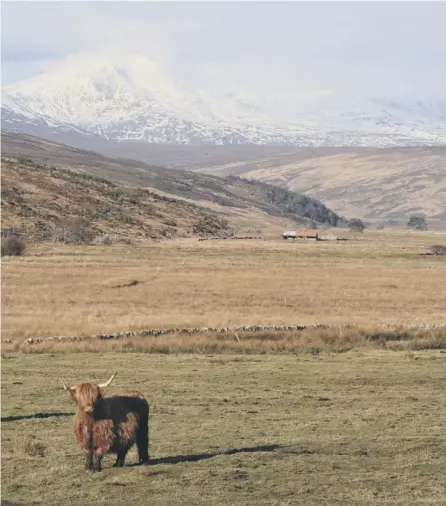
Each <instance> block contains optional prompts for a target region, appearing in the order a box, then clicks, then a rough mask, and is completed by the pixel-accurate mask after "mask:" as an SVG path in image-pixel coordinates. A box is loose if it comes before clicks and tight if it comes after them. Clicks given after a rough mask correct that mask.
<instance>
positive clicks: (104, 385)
mask: <svg viewBox="0 0 446 506" xmlns="http://www.w3.org/2000/svg"><path fill="white" fill-rule="evenodd" d="M116 374H117V373H116V372H115V373H114V374H113V375H112V377H111V378H110V379H109V380H108V381H106V382H105V383H98V387H99V388H105V387H108V385H110V383H111V382H112V381H113V378H114V377H115V376H116Z"/></svg>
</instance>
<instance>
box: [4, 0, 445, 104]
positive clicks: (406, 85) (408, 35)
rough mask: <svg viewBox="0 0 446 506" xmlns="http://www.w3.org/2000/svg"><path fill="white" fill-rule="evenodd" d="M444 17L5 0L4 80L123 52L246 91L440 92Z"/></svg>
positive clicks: (358, 6)
mask: <svg viewBox="0 0 446 506" xmlns="http://www.w3.org/2000/svg"><path fill="white" fill-rule="evenodd" d="M444 19H446V3H444V2H429V3H426V2H393V3H387V2H345V3H343V2H80V1H76V2H40V1H35V2H8V1H4V2H3V3H2V60H3V69H2V70H3V79H4V80H5V81H11V80H14V79H15V78H20V77H21V75H19V74H24V73H25V74H26V73H27V74H29V73H30V72H31V70H30V69H36V68H39V69H43V68H45V66H47V64H48V62H49V61H52V60H58V59H61V58H64V57H66V56H68V55H71V54H75V53H79V52H85V51H99V50H102V51H104V50H107V51H108V52H113V51H118V50H119V51H120V52H122V51H130V52H133V51H136V52H138V53H142V54H145V55H146V56H148V57H149V58H151V59H153V60H154V61H156V62H158V63H160V64H162V65H163V66H164V68H165V69H166V71H167V72H168V73H171V74H172V75H173V76H174V77H175V78H177V79H181V80H182V81H184V82H185V84H186V85H189V86H197V87H204V88H215V89H220V90H232V91H234V92H235V90H237V89H239V90H241V89H243V90H245V91H244V94H245V95H247V94H249V93H254V94H259V93H260V94H271V93H275V94H277V93H284V94H290V95H293V93H294V94H300V95H302V96H314V94H315V90H325V91H326V92H331V93H333V92H335V93H347V94H352V93H354V94H359V95H361V94H362V95H373V94H374V95H388V96H396V95H401V94H404V95H407V94H411V95H417V96H419V95H423V94H424V95H426V94H427V95H436V96H442V95H443V94H444V89H445V85H446V68H445V65H444V61H446V31H445V30H444V27H443V24H444ZM18 26H19V27H20V29H17V27H18ZM249 90H250V91H249Z"/></svg>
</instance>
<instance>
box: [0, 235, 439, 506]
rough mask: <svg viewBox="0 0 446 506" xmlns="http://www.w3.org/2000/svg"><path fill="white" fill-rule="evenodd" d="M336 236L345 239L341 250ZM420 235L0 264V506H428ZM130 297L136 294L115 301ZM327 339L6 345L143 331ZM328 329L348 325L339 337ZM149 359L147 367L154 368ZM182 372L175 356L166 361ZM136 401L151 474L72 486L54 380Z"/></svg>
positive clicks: (432, 308)
mask: <svg viewBox="0 0 446 506" xmlns="http://www.w3.org/2000/svg"><path fill="white" fill-rule="evenodd" d="M347 235H348V234H347ZM441 242H442V237H441V236H435V235H432V234H403V233H400V234H398V233H392V234H390V233H386V232H382V233H372V232H366V233H365V234H363V235H361V236H360V237H358V238H357V239H353V238H351V240H349V241H346V242H337V243H335V242H333V243H330V242H325V243H324V242H321V243H298V242H288V241H286V242H285V241H279V240H265V241H215V242H214V241H209V242H196V241H177V242H170V243H167V242H166V243H163V244H140V245H137V246H124V245H111V246H108V247H106V246H89V247H85V246H83V247H73V246H58V245H40V246H30V247H29V248H28V250H27V252H26V255H25V256H24V257H22V258H10V257H7V258H4V259H2V339H3V340H6V339H7V340H11V341H12V342H7V343H5V342H3V343H2V385H1V393H2V398H1V401H2V490H1V492H2V499H3V500H8V501H12V502H13V503H14V504H22V505H28V506H29V505H31V504H40V505H42V506H52V505H54V506H56V505H62V506H65V505H78V504H81V505H86V506H87V505H100V504H104V505H105V504H106V505H111V506H114V505H116V506H118V505H122V504H133V505H135V506H139V505H141V506H142V505H146V504H149V503H150V504H154V505H166V506H167V505H169V506H170V505H177V504H186V505H191V504H194V505H209V504H218V505H235V504H236V505H251V504H262V505H276V504H277V505H282V504H283V505H296V504H299V505H305V506H307V505H308V506H312V505H318V506H320V505H342V506H345V505H352V506H354V505H358V506H365V505H384V506H385V505H389V506H390V505H392V506H394V505H398V506H407V505H411V506H412V505H444V504H446V499H445V498H446V480H445V477H444V472H445V469H446V438H445V434H446V422H445V420H446V393H445V392H446V389H445V376H444V371H445V365H446V353H445V349H446V328H440V329H438V328H435V329H427V330H424V331H410V332H408V333H407V334H405V333H404V332H405V331H403V330H402V329H400V330H399V331H397V332H396V333H394V334H392V332H388V333H386V331H384V330H378V327H377V325H378V324H379V323H394V324H400V325H404V324H410V323H419V322H427V323H436V324H442V323H446V304H445V300H446V291H445V290H446V289H445V286H446V262H445V259H444V257H433V256H426V255H424V253H426V252H427V251H428V250H429V246H430V245H432V244H438V243H441ZM132 281H138V283H132ZM316 322H319V323H326V324H331V325H333V327H331V328H330V329H328V330H320V329H310V330H308V331H303V332H291V333H290V332H288V333H286V332H284V333H280V332H269V333H268V332H266V333H265V332H264V333H258V334H256V335H249V334H242V333H240V335H239V336H237V339H236V338H235V337H234V336H233V335H232V334H225V335H219V334H218V333H217V334H200V335H190V336H182V335H176V334H174V335H171V336H166V337H163V336H160V337H153V338H146V337H144V338H130V339H126V340H122V341H116V342H101V341H85V342H79V343H77V342H68V343H57V344H48V343H47V344H45V343H44V344H36V345H31V346H24V345H20V343H21V341H22V340H23V339H25V338H27V337H49V336H54V335H77V336H89V335H91V334H95V333H103V332H115V331H123V330H132V329H133V330H138V329H147V328H151V327H177V326H178V327H179V326H202V325H205V326H225V325H237V324H249V323H250V324H255V323H259V324H268V323H270V324H300V323H302V324H303V323H316ZM347 324H353V326H352V327H347V326H346V325H347ZM161 351H162V352H163V353H159V352H161ZM185 352H187V353H185ZM114 371H118V376H117V377H116V379H115V382H114V383H113V386H112V387H110V389H109V392H110V393H119V392H125V391H128V390H129V389H137V390H140V391H142V392H143V393H144V394H145V395H146V396H147V397H148V398H149V400H150V402H151V405H152V411H151V427H150V433H151V442H150V453H151V459H152V460H151V465H150V466H147V467H136V466H132V464H133V463H135V462H136V452H135V451H134V450H132V451H131V453H130V455H129V458H128V461H127V465H126V467H124V468H112V467H111V465H112V464H113V462H114V458H113V457H112V456H107V457H106V458H105V459H104V470H103V472H102V473H96V474H93V475H89V474H86V473H85V471H84V470H83V457H82V455H81V453H80V451H79V449H78V448H77V446H76V444H75V441H74V435H73V432H72V414H73V413H74V405H72V404H71V403H70V401H69V399H68V397H67V395H66V393H65V392H64V391H63V390H62V387H61V384H60V382H59V378H60V377H62V378H63V379H64V380H65V381H66V382H67V383H71V384H74V383H76V382H81V381H96V382H101V381H104V380H105V379H107V378H108V377H109V376H110V374H111V373H112V372H114Z"/></svg>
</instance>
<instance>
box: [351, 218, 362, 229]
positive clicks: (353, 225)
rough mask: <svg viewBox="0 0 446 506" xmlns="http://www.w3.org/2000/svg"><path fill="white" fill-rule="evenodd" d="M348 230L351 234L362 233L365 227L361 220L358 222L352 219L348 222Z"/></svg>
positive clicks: (356, 219)
mask: <svg viewBox="0 0 446 506" xmlns="http://www.w3.org/2000/svg"><path fill="white" fill-rule="evenodd" d="M348 228H349V230H351V231H352V232H363V231H364V229H365V225H364V223H363V222H362V220H359V219H358V218H353V219H352V220H350V221H349V222H348Z"/></svg>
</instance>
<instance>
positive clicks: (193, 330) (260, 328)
mask: <svg viewBox="0 0 446 506" xmlns="http://www.w3.org/2000/svg"><path fill="white" fill-rule="evenodd" d="M377 326H378V327H380V328H383V329H387V330H394V329H396V328H406V329H419V330H423V329H438V328H446V324H444V323H440V324H430V323H418V324H409V325H395V324H387V323H381V324H378V325H377ZM339 327H342V328H344V329H346V328H351V327H355V325H341V326H339V325H324V324H319V323H317V324H310V325H239V326H234V327H186V328H167V329H163V328H158V329H148V330H134V331H125V332H112V333H106V334H96V335H92V336H54V337H47V338H40V337H29V338H28V339H25V341H23V343H22V344H26V345H28V344H38V343H42V342H48V341H60V342H63V341H87V340H110V339H116V340H117V339H125V338H129V337H147V336H166V335H172V334H189V335H193V334H200V333H205V332H215V333H236V332H265V331H283V332H284V331H286V332H297V331H302V330H306V329H317V328H319V329H328V328H339ZM3 342H12V340H11V339H6V340H3Z"/></svg>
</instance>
